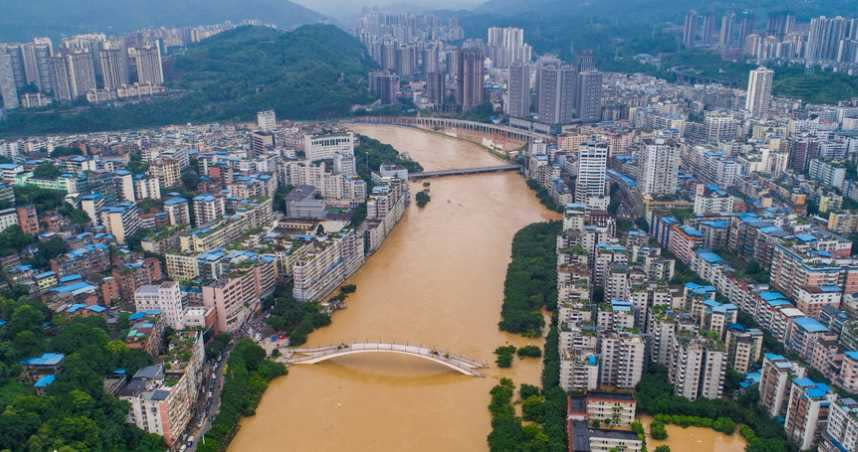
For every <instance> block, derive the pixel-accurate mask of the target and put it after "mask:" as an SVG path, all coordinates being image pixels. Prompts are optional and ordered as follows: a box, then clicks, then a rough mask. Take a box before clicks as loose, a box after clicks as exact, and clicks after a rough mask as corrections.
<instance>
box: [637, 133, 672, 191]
mask: <svg viewBox="0 0 858 452" xmlns="http://www.w3.org/2000/svg"><path fill="white" fill-rule="evenodd" d="M678 177H679V146H678V145H677V144H676V143H675V142H673V141H671V140H665V139H663V138H655V139H646V140H644V144H643V149H642V152H641V164H640V176H639V177H638V189H639V190H640V192H641V194H642V195H644V196H646V195H672V194H674V193H676V188H677V181H678Z"/></svg>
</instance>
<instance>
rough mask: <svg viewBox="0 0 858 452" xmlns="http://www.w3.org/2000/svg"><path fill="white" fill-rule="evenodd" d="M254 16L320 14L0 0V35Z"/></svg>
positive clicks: (178, 2) (108, 1) (223, 1)
mask: <svg viewBox="0 0 858 452" xmlns="http://www.w3.org/2000/svg"><path fill="white" fill-rule="evenodd" d="M245 19H259V20H262V21H264V22H265V23H269V24H273V25H277V26H279V27H284V28H292V27H297V26H299V25H303V24H308V23H314V22H319V21H323V20H325V17H324V16H322V15H321V14H319V13H317V12H315V11H311V10H309V9H307V8H305V7H303V6H301V5H298V4H296V3H293V2H290V1H288V0H242V1H235V0H146V1H145V2H139V1H134V0H38V1H32V0H3V7H2V14H0V41H27V40H30V39H32V38H33V37H36V36H50V37H52V38H59V37H61V36H68V35H72V34H77V33H93V32H102V33H111V34H114V33H117V34H121V33H128V32H132V31H135V30H138V29H141V28H146V27H162V26H165V27H173V26H191V25H206V24H215V23H221V22H225V21H227V20H229V21H232V22H233V23H238V22H241V21H242V20H245Z"/></svg>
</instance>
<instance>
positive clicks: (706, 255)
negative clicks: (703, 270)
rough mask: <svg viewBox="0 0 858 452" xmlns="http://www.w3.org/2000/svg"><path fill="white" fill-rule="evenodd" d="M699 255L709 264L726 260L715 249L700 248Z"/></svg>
mask: <svg viewBox="0 0 858 452" xmlns="http://www.w3.org/2000/svg"><path fill="white" fill-rule="evenodd" d="M696 252H697V255H698V256H700V258H701V259H703V260H704V261H706V263H707V264H710V265H715V264H720V263H721V262H724V259H721V256H719V255H717V254H715V252H714V251H712V250H708V249H702V248H701V249H698V250H697V251H696Z"/></svg>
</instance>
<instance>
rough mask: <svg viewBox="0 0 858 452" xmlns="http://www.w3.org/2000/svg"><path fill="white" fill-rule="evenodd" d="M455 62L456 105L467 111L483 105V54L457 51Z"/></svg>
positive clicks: (471, 49) (464, 50)
mask: <svg viewBox="0 0 858 452" xmlns="http://www.w3.org/2000/svg"><path fill="white" fill-rule="evenodd" d="M456 60H457V61H456V63H457V70H456V103H458V104H459V105H460V106H461V107H462V111H468V110H470V109H472V108H474V107H477V106H479V105H482V103H483V53H482V52H481V51H480V50H479V49H474V48H466V49H459V51H458V52H457V58H456Z"/></svg>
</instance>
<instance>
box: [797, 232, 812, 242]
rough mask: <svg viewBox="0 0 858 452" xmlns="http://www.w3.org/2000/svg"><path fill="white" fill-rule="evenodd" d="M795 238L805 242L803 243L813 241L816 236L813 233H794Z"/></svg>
mask: <svg viewBox="0 0 858 452" xmlns="http://www.w3.org/2000/svg"><path fill="white" fill-rule="evenodd" d="M795 238H797V239H799V240H800V241H802V242H805V243H807V242H813V241H815V240H816V237H815V236H814V235H813V234H808V233H803V234H796V236H795Z"/></svg>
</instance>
